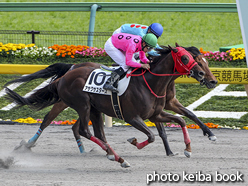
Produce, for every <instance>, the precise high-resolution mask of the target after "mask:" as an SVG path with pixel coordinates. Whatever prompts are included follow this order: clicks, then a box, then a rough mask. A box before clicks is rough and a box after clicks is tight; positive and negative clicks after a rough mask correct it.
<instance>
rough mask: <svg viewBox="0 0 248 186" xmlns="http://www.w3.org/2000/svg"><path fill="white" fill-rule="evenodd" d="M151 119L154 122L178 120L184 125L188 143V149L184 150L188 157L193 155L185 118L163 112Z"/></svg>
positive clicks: (183, 128) (184, 133) (185, 138)
mask: <svg viewBox="0 0 248 186" xmlns="http://www.w3.org/2000/svg"><path fill="white" fill-rule="evenodd" d="M149 119H150V121H152V122H155V123H156V122H163V123H164V122H172V121H174V122H176V123H178V124H179V125H180V126H181V127H182V131H183V137H184V143H185V145H186V149H185V150H184V154H185V156H186V157H188V158H189V157H190V156H191V146H190V138H189V133H188V130H187V127H186V122H185V121H184V119H183V118H180V117H178V116H175V115H173V114H170V113H167V112H161V113H160V114H159V115H157V116H155V117H152V118H149Z"/></svg>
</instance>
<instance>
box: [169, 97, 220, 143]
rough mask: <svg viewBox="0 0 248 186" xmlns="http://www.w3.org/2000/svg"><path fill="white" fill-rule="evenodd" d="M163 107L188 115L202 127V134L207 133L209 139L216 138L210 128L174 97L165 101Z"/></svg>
mask: <svg viewBox="0 0 248 186" xmlns="http://www.w3.org/2000/svg"><path fill="white" fill-rule="evenodd" d="M165 109H166V110H172V111H174V112H176V113H177V114H180V115H183V116H186V117H188V118H189V119H191V120H193V121H194V122H195V123H196V124H197V125H198V126H199V127H200V128H201V129H202V131H203V135H204V136H206V135H208V139H209V140H212V141H215V140H217V138H216V136H215V135H214V134H213V133H212V132H211V130H210V129H209V128H208V127H207V126H206V125H204V123H203V122H202V121H200V120H199V119H198V118H197V116H196V115H195V114H194V113H193V112H191V111H190V110H188V109H187V108H185V107H184V106H183V105H182V104H181V103H180V102H179V101H178V100H177V99H176V98H175V97H174V98H173V99H171V100H169V101H167V103H166V105H165Z"/></svg>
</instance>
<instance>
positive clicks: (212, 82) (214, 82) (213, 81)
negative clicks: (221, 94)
mask: <svg viewBox="0 0 248 186" xmlns="http://www.w3.org/2000/svg"><path fill="white" fill-rule="evenodd" d="M210 83H211V84H217V83H218V81H216V80H211V81H210Z"/></svg>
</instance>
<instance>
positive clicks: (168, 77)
mask: <svg viewBox="0 0 248 186" xmlns="http://www.w3.org/2000/svg"><path fill="white" fill-rule="evenodd" d="M170 50H171V52H170ZM172 54H173V55H174V56H175V58H176V57H178V56H179V57H180V58H179V59H176V60H175V58H174V61H175V63H174V61H173V58H172V56H173V55H172ZM192 60H193V58H192V56H191V55H190V54H189V53H187V52H186V50H184V49H183V48H181V47H177V48H172V47H170V46H169V48H168V49H167V50H163V51H161V56H160V57H159V58H155V59H154V62H153V63H152V64H151V69H150V71H149V72H148V71H144V70H142V69H138V70H137V71H136V72H135V74H136V73H138V74H143V75H142V76H138V77H133V78H131V81H130V84H129V86H128V88H127V90H126V92H125V93H124V94H123V95H122V96H120V99H119V101H120V105H121V110H122V115H123V117H124V120H125V121H126V122H127V123H129V124H131V125H132V126H133V127H135V128H136V129H138V130H140V131H142V132H143V133H145V134H146V135H147V136H148V139H147V140H146V141H144V142H142V143H139V142H137V139H135V138H132V139H131V140H129V141H130V142H131V143H132V144H133V145H135V146H136V147H137V148H138V149H141V148H143V147H145V146H146V145H148V144H149V143H152V142H153V141H154V140H155V136H154V134H153V133H152V131H151V130H150V129H149V128H148V127H147V126H146V124H145V123H144V122H143V120H145V119H149V120H150V121H152V122H155V123H162V122H170V121H176V122H177V123H179V124H180V125H181V127H182V131H183V135H184V141H185V144H186V149H185V151H184V153H185V155H186V156H187V157H190V155H191V146H190V138H189V135H188V131H187V128H186V123H185V121H184V120H183V119H182V118H180V117H178V116H174V115H172V114H169V113H166V112H164V111H163V108H164V107H165V103H166V91H167V88H168V86H169V85H170V83H171V81H174V80H175V79H176V78H177V77H179V76H180V75H182V73H187V74H188V75H189V74H191V76H192V77H194V78H195V79H196V80H198V81H201V80H202V79H203V76H204V74H205V73H204V72H203V71H202V69H201V67H200V66H199V65H198V64H197V63H195V62H193V61H192ZM175 69H177V71H179V72H180V73H178V72H177V71H176V70H175ZM179 69H180V70H179ZM93 70H94V68H92V67H88V66H87V67H81V68H77V69H74V70H72V71H69V72H67V73H66V74H65V75H64V76H63V77H62V78H60V79H58V80H56V81H54V82H52V83H51V84H49V85H48V86H46V87H44V88H42V89H40V90H38V91H37V92H35V93H34V94H32V95H30V96H29V97H27V98H23V97H21V96H20V95H18V94H17V93H15V92H14V91H12V90H10V89H8V88H6V91H7V95H8V97H9V99H11V100H13V101H15V102H16V103H17V105H19V106H23V105H29V106H31V107H33V108H36V109H43V108H45V107H47V106H50V105H52V104H54V103H56V102H58V101H60V99H61V100H62V101H63V102H64V103H65V104H66V105H68V106H70V107H71V108H73V109H75V110H76V112H77V113H78V115H79V122H80V127H79V134H80V135H82V136H84V137H85V138H87V139H90V140H91V141H93V142H95V143H97V144H98V145H99V146H100V147H101V148H102V149H103V150H105V151H106V152H107V157H108V158H109V159H110V160H115V161H118V162H119V163H121V166H122V167H129V163H127V162H126V161H125V160H124V159H122V158H121V157H119V156H118V155H117V153H115V152H114V150H113V149H112V148H111V147H110V145H109V144H108V143H107V141H106V138H105V135H104V132H103V121H102V115H101V113H104V114H106V115H108V116H111V117H116V116H115V112H114V110H113V107H112V104H111V98H110V96H105V95H99V94H94V93H88V92H84V91H82V90H83V87H84V85H85V83H86V81H87V78H88V77H89V75H90V73H91V72H92V71H93ZM89 120H91V121H92V123H93V125H94V133H95V134H96V133H97V135H96V136H97V137H95V136H93V135H92V134H91V132H90V130H89V128H88V122H89Z"/></svg>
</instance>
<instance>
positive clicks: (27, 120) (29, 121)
mask: <svg viewBox="0 0 248 186" xmlns="http://www.w3.org/2000/svg"><path fill="white" fill-rule="evenodd" d="M0 121H2V120H1V119H0ZM5 121H11V120H9V119H8V120H5ZM76 121H77V120H75V119H73V120H72V121H69V120H65V121H52V122H51V124H55V125H73V124H75V123H76ZM12 122H16V123H27V124H37V123H42V120H41V119H33V118H31V117H28V118H19V119H16V120H12ZM145 124H146V125H147V126H148V127H156V125H155V123H153V122H151V121H146V122H145ZM204 124H205V125H206V126H208V128H230V129H239V130H240V129H241V128H240V127H235V126H233V127H230V126H226V125H225V126H221V125H217V124H213V123H204ZM89 125H92V122H91V121H89ZM123 125H124V126H130V124H128V123H127V124H123ZM164 126H165V127H169V128H181V126H180V125H178V124H173V123H166V124H165V125H164ZM186 127H187V128H189V129H200V127H199V126H198V125H196V124H188V125H186ZM243 129H245V130H248V126H244V127H243Z"/></svg>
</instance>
